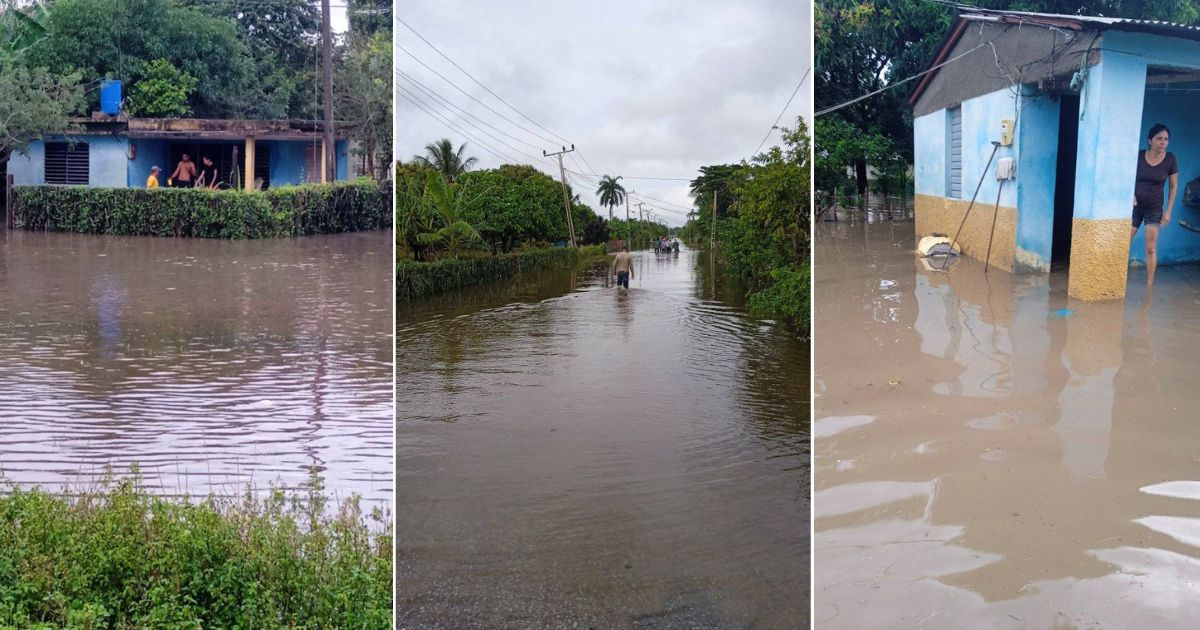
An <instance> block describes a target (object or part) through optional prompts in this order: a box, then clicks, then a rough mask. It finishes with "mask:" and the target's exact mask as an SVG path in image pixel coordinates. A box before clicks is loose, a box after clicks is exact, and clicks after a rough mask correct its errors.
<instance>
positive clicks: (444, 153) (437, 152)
mask: <svg viewBox="0 0 1200 630" xmlns="http://www.w3.org/2000/svg"><path fill="white" fill-rule="evenodd" d="M466 150H467V143H466V142H464V143H462V144H461V145H459V147H458V150H457V151H455V150H454V144H453V143H451V142H450V139H449V138H442V139H441V140H438V141H437V142H431V143H429V144H427V145H425V155H414V156H413V161H414V162H417V163H418V164H423V165H425V166H429V167H431V168H433V169H434V170H436V171H437V172H439V173H441V174H442V177H443V178H444V179H445V180H446V181H447V182H451V183H453V182H454V180H456V179H458V178H459V177H460V176H462V174H463V173H466V172H467V171H469V170H471V167H472V166H475V164H476V163H477V162H479V158H476V157H468V158H464V157H463V152H464V151H466Z"/></svg>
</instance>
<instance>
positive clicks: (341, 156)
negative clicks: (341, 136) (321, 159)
mask: <svg viewBox="0 0 1200 630" xmlns="http://www.w3.org/2000/svg"><path fill="white" fill-rule="evenodd" d="M333 146H334V147H336V149H335V154H336V156H337V157H336V158H335V159H336V160H337V161H336V162H335V163H334V165H333V167H334V174H333V175H334V178H336V179H338V180H346V179H348V178H349V173H350V143H349V142H348V141H346V140H335V141H334V143H333Z"/></svg>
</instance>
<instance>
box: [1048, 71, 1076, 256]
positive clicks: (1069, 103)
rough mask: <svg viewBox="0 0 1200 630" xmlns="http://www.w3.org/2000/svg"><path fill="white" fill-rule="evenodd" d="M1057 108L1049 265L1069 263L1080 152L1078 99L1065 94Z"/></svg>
mask: <svg viewBox="0 0 1200 630" xmlns="http://www.w3.org/2000/svg"><path fill="white" fill-rule="evenodd" d="M1059 98H1060V99H1061V102H1060V106H1059V109H1058V166H1057V169H1056V172H1055V176H1054V237H1053V241H1052V245H1051V250H1050V252H1051V253H1050V264H1051V266H1052V267H1053V266H1057V265H1065V264H1067V263H1068V262H1069V261H1070V260H1071V219H1072V218H1073V217H1074V215H1075V161H1076V159H1077V158H1078V152H1079V96H1077V95H1074V94H1064V95H1062V96H1061V97H1059Z"/></svg>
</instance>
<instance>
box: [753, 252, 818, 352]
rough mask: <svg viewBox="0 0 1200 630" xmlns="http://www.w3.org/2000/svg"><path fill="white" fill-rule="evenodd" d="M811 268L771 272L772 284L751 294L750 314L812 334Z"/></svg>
mask: <svg viewBox="0 0 1200 630" xmlns="http://www.w3.org/2000/svg"><path fill="white" fill-rule="evenodd" d="M810 283H811V267H810V266H809V265H808V263H805V264H804V265H803V266H799V267H784V268H782V269H775V270H772V271H771V284H769V285H767V287H766V288H764V289H763V290H761V291H758V292H757V293H752V294H750V313H751V314H752V315H754V316H756V317H781V318H786V319H787V320H789V321H791V322H792V323H794V324H795V326H796V328H797V329H798V330H800V331H802V332H804V333H806V334H807V332H808V331H809V330H810V329H809V325H810V318H809V313H810V310H809V303H808V296H809V285H810Z"/></svg>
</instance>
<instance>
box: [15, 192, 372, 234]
mask: <svg viewBox="0 0 1200 630" xmlns="http://www.w3.org/2000/svg"><path fill="white" fill-rule="evenodd" d="M12 199H13V221H14V225H15V227H17V228H19V229H24V230H34V231H52V232H83V233H87V234H127V235H149V236H195V237H203V238H232V239H241V238H271V237H279V236H299V235H303V234H332V233H338V232H353V231H358V230H375V229H382V228H387V227H390V226H391V201H390V199H391V198H390V195H389V194H388V192H387V191H384V190H383V188H382V187H380V185H379V184H378V183H376V182H374V181H371V180H361V181H355V182H338V183H335V184H330V185H324V184H304V185H301V186H282V187H279V188H272V189H270V190H267V191H264V192H260V193H247V192H242V191H232V190H223V191H217V192H214V191H207V190H194V189H174V188H164V189H158V190H146V189H143V188H89V187H84V186H14V187H13V197H12Z"/></svg>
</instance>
